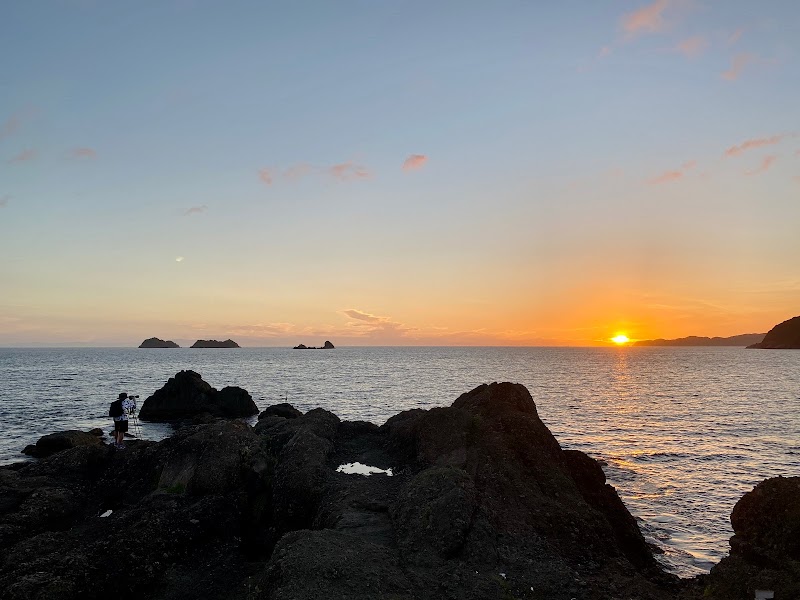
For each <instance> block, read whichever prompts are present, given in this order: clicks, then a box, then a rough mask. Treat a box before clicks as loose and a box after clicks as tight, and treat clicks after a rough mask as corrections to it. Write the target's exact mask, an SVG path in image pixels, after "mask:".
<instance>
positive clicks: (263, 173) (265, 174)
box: [258, 167, 272, 185]
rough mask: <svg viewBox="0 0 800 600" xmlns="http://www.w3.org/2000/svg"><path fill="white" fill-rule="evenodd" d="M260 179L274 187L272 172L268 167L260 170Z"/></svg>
mask: <svg viewBox="0 0 800 600" xmlns="http://www.w3.org/2000/svg"><path fill="white" fill-rule="evenodd" d="M258 178H259V179H260V180H261V181H263V182H264V183H266V184H267V185H272V171H270V170H269V169H267V168H266V167H264V168H263V169H259V170H258Z"/></svg>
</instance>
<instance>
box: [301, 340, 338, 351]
mask: <svg viewBox="0 0 800 600" xmlns="http://www.w3.org/2000/svg"><path fill="white" fill-rule="evenodd" d="M333 349H334V345H333V344H331V343H330V342H329V341H327V340H326V341H325V343H324V344H323V345H322V346H306V345H305V344H298V345H297V346H295V347H294V348H292V350H333Z"/></svg>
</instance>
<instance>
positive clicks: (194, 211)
mask: <svg viewBox="0 0 800 600" xmlns="http://www.w3.org/2000/svg"><path fill="white" fill-rule="evenodd" d="M207 210H208V206H206V205H205V204H203V205H201V206H192V207H191V208H188V209H186V210H185V211H184V212H183V216H185V217H188V216H190V215H199V214H202V213H204V212H205V211H207Z"/></svg>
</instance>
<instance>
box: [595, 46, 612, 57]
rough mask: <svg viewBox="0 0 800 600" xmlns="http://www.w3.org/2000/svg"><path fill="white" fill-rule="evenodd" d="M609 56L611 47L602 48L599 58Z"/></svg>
mask: <svg viewBox="0 0 800 600" xmlns="http://www.w3.org/2000/svg"><path fill="white" fill-rule="evenodd" d="M607 56H611V47H610V46H603V47H602V48H600V52H598V53H597V58H606V57H607Z"/></svg>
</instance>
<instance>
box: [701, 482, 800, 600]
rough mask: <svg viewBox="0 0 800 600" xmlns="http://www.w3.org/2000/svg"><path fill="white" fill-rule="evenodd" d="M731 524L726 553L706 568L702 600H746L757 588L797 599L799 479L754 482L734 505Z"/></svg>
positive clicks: (799, 591)
mask: <svg viewBox="0 0 800 600" xmlns="http://www.w3.org/2000/svg"><path fill="white" fill-rule="evenodd" d="M731 525H732V526H733V531H734V535H733V537H731V540H730V544H731V552H730V555H729V556H726V557H725V558H723V559H722V560H721V561H720V562H719V564H717V565H716V566H715V567H714V568H713V569H712V570H711V574H710V575H709V577H708V585H707V587H706V590H705V597H706V598H711V599H713V600H750V599H751V598H753V593H754V591H755V590H756V589H760V590H767V591H772V592H774V594H775V596H774V597H775V598H776V600H778V599H781V598H792V599H793V598H800V477H775V478H772V479H767V480H765V481H762V482H761V483H759V484H758V485H757V486H756V487H755V488H753V490H752V491H750V492H748V493H746V494H745V495H744V496H742V498H741V499H740V500H739V501H738V502H737V503H736V506H735V507H734V508H733V512H732V513H731Z"/></svg>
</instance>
